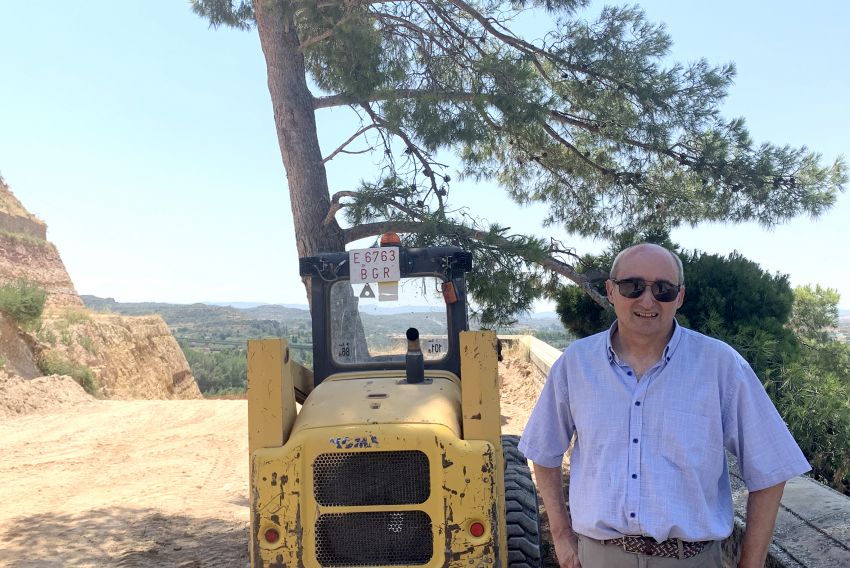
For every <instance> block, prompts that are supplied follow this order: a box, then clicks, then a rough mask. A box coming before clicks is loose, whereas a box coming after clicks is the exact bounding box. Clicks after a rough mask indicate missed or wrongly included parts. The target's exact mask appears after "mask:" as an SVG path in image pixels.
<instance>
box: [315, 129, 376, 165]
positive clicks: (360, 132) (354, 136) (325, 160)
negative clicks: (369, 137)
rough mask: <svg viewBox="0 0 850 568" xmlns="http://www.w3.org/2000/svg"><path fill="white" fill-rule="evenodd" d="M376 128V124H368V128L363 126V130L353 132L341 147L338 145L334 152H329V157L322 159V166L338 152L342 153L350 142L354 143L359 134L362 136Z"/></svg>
mask: <svg viewBox="0 0 850 568" xmlns="http://www.w3.org/2000/svg"><path fill="white" fill-rule="evenodd" d="M377 127H378V125H377V124H370V125H369V126H364V127H363V128H361V129H360V130H358V131H357V132H355V133H354V134H352V135H351V137H350V138H349V139H348V140H346V141H345V142H343V143H342V144H341V145H340V146H339V147H338V148H337V149H336V150H334V151H333V152H331V153H330V155H329V156H328V157H327V158H323V159H322V163H323V164H326V163H328V162H330V161H331V160H333V158H334V156H336V155H337V154H339V153H340V152H342V151H343V149H344V148H345V147H346V146H348V145H349V144H351V143H352V142H354V140H355V139H356V138H357V137H358V136H360V135H361V134H363V133H364V132H366V131H368V130H371V129H372V128H377ZM358 153H360V154H362V153H363V152H358Z"/></svg>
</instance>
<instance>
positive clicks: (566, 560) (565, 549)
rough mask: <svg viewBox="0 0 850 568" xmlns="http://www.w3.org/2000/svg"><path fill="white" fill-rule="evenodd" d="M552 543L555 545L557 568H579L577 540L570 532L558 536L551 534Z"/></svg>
mask: <svg viewBox="0 0 850 568" xmlns="http://www.w3.org/2000/svg"><path fill="white" fill-rule="evenodd" d="M552 542H553V543H554V545H555V556H556V557H557V558H558V566H559V568H581V564H580V563H579V561H578V538H577V537H576V534H575V533H574V532H573V531H572V530H570V531H569V534H565V533H564V532H563V531H562V532H561V534H559V535H555V534H554V533H553V534H552Z"/></svg>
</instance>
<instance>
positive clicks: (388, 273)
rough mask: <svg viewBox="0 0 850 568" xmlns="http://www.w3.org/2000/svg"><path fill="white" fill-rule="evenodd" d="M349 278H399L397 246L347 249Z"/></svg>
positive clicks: (391, 280)
mask: <svg viewBox="0 0 850 568" xmlns="http://www.w3.org/2000/svg"><path fill="white" fill-rule="evenodd" d="M348 261H349V272H348V273H349V279H350V281H351V283H352V284H362V283H364V282H397V281H398V280H400V279H401V271H400V270H399V254H398V247H380V248H368V249H358V250H352V251H348Z"/></svg>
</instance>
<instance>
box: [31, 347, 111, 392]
mask: <svg viewBox="0 0 850 568" xmlns="http://www.w3.org/2000/svg"><path fill="white" fill-rule="evenodd" d="M38 368H39V369H40V370H41V372H42V373H44V374H45V375H68V376H69V377H71V378H72V379H74V380H75V381H77V384H79V385H80V386H81V387H83V390H85V391H86V392H87V393H89V394H90V395H97V391H98V385H97V380H96V379H95V378H94V373H93V372H92V370H91V369H90V368H89V367H88V366H87V365H77V364H74V363H72V362H71V361H69V360H68V359H65V358H64V357H62V356H61V355H58V354H56V353H53V352H48V353H45V354H44V355H42V357H41V359H39V360H38Z"/></svg>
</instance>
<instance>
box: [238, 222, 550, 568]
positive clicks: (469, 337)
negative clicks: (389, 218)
mask: <svg viewBox="0 0 850 568" xmlns="http://www.w3.org/2000/svg"><path fill="white" fill-rule="evenodd" d="M471 267H472V256H471V255H470V254H469V253H468V252H465V251H463V250H461V249H460V248H458V247H451V246H442V247H429V248H409V249H408V248H404V247H402V246H401V245H400V242H399V239H398V237H397V236H396V235H394V234H392V233H389V234H386V235H384V236H383V237H382V238H381V246H380V247H374V248H369V249H361V250H353V251H349V252H341V253H322V254H319V255H317V256H314V257H309V258H303V259H301V260H300V271H301V275H302V276H304V277H309V279H310V290H311V291H310V294H311V311H312V325H313V369H312V371H310V370H308V369H307V368H305V367H304V366H302V365H300V364H298V363H296V362H295V361H294V360H293V358H292V357H291V355H290V350H289V347H288V345H287V342H286V341H285V340H280V339H275V340H257V341H250V342H249V344H248V412H249V422H248V424H249V451H250V476H251V477H250V481H251V496H250V502H251V530H250V555H251V566H252V567H254V568H260V567H264V568H266V567H267V568H284V567H285V568H296V567H298V568H301V567H303V568H320V567H321V568H326V567H355V566H357V567H361V566H362V567H373V568H382V567H389V566H402V567H426V568H437V567H445V568H479V567H481V568H484V567H487V568H489V567H499V568H521V567H522V568H539V567H540V566H542V560H541V534H540V524H539V518H538V507H537V496H536V493H535V489H534V485H533V483H532V481H531V476H530V472H529V469H528V465H527V462H526V460H525V458H524V457H523V456H522V455H521V454H520V453H519V452H518V451H517V449H516V443H517V439H516V437H512V436H501V432H500V424H501V415H500V412H499V380H498V364H497V356H498V355H497V351H498V348H497V343H498V342H497V338H496V335H495V334H494V333H493V332H491V331H468V322H467V298H466V296H467V294H466V284H465V274H466V273H467V272H468V271H469V270H470V269H471ZM297 403H302V406H301V407H300V411H299V410H298V404H297Z"/></svg>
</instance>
